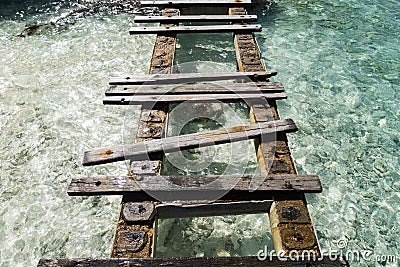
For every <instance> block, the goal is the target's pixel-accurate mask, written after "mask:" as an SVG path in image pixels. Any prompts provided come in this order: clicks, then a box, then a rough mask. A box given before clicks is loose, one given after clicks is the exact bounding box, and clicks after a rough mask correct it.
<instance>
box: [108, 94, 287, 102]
mask: <svg viewBox="0 0 400 267" xmlns="http://www.w3.org/2000/svg"><path fill="white" fill-rule="evenodd" d="M286 98H287V95H286V94H285V93H260V92H253V93H252V94H247V93H240V94H239V93H238V94H180V95H134V96H109V97H106V98H104V99H103V104H104V105H143V104H145V103H158V102H166V103H173V102H186V101H190V102H197V103H210V102H213V103H214V102H224V103H235V102H241V101H245V100H248V99H255V100H257V99H275V100H278V99H286Z"/></svg>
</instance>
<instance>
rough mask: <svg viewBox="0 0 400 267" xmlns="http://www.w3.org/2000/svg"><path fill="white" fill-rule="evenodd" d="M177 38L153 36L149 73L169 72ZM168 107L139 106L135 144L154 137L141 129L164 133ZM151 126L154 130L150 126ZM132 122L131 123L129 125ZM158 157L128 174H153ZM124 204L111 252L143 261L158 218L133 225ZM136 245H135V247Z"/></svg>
mask: <svg viewBox="0 0 400 267" xmlns="http://www.w3.org/2000/svg"><path fill="white" fill-rule="evenodd" d="M162 14H163V15H164V16H179V15H180V11H179V10H178V9H172V8H169V9H166V10H163V11H162ZM168 25H169V26H176V25H177V24H164V26H168ZM175 43H176V36H175V35H174V34H168V35H167V34H165V35H162V34H159V35H157V37H156V40H155V43H154V48H153V54H152V57H151V63H150V68H149V73H150V74H152V73H170V72H171V71H172V65H173V62H174V55H175ZM167 110H168V105H167V104H163V105H161V104H157V105H152V106H151V107H150V108H149V107H146V106H142V109H141V114H140V119H139V122H138V133H137V136H136V138H135V142H138V141H140V140H146V139H151V138H153V136H151V135H150V136H147V137H138V136H140V135H141V132H140V129H145V128H147V129H149V132H150V133H156V134H157V131H155V130H158V129H160V128H161V132H164V127H165V122H166V116H167ZM149 122H151V123H158V124H153V129H152V128H151V126H150V125H149ZM132 123H133V122H132ZM160 159H161V157H159V158H153V159H152V161H145V162H139V161H135V162H133V163H132V164H131V166H130V167H131V168H130V170H129V171H130V173H131V174H143V175H144V174H145V175H156V174H159V172H160V169H161V161H160ZM125 204H127V200H126V199H125V198H124V197H123V198H122V208H121V212H120V217H119V220H118V223H117V227H116V231H115V237H114V242H113V247H112V252H111V257H113V258H123V257H125V258H146V257H151V256H152V255H153V253H154V244H155V240H156V239H157V232H156V230H157V227H156V226H157V219H156V217H157V215H155V217H153V218H152V219H151V220H150V221H148V222H143V221H139V222H132V221H126V220H125V217H124V216H123V209H124V207H125ZM136 244H137V245H136Z"/></svg>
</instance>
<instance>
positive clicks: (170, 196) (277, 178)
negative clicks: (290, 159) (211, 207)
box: [68, 174, 322, 201]
mask: <svg viewBox="0 0 400 267" xmlns="http://www.w3.org/2000/svg"><path fill="white" fill-rule="evenodd" d="M253 179H257V180H258V181H260V180H261V181H262V183H261V184H260V185H259V187H258V188H257V189H256V190H255V191H251V192H250V183H251V181H252V180H253ZM293 192H302V193H321V192H322V187H321V183H320V181H319V178H318V176H316V175H290V174H288V175H270V176H261V175H224V176H222V175H209V176H155V175H152V176H139V175H135V176H130V177H127V176H101V177H79V178H74V179H73V180H72V182H71V184H70V185H69V188H68V195H70V196H95V195H126V196H128V197H129V199H130V200H131V201H154V200H156V201H158V200H159V201H178V200H181V201H182V200H215V196H216V195H219V194H224V195H223V196H221V198H220V199H224V200H236V201H242V200H268V199H274V198H275V197H276V196H278V195H283V194H290V193H293ZM157 196H161V197H163V199H157V198H156V197H157Z"/></svg>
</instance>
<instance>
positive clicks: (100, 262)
mask: <svg viewBox="0 0 400 267" xmlns="http://www.w3.org/2000/svg"><path fill="white" fill-rule="evenodd" d="M260 249H264V248H260ZM78 266H79V267H121V266H136V267H150V266H177V267H178V266H179V267H193V266H198V267H210V266H231V267H243V266H247V267H265V266H273V267H309V266H313V267H347V266H349V264H348V263H347V261H346V260H345V259H343V258H341V257H339V256H338V257H333V260H332V259H330V258H329V257H328V256H325V257H321V258H318V259H314V260H313V258H312V256H311V258H310V259H309V260H308V259H304V260H297V261H296V260H292V259H290V258H283V257H280V258H278V257H276V256H274V257H269V255H268V256H267V257H266V259H265V260H259V259H258V257H257V256H247V257H198V258H146V259H131V258H120V259H41V260H40V261H39V264H38V267H78Z"/></svg>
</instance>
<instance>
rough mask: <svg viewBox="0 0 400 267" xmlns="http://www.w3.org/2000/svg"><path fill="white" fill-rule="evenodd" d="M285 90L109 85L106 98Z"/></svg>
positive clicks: (277, 88) (264, 85) (270, 86)
mask: <svg viewBox="0 0 400 267" xmlns="http://www.w3.org/2000/svg"><path fill="white" fill-rule="evenodd" d="M284 91H285V88H284V87H283V85H282V83H280V82H258V83H228V84H213V83H197V84H159V85H147V84H145V85H111V86H110V87H109V89H108V90H107V91H106V96H116V95H120V96H126V95H155V94H164V95H168V94H171V95H172V94H174V95H177V94H210V93H214V94H229V93H246V94H252V93H281V92H284Z"/></svg>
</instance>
